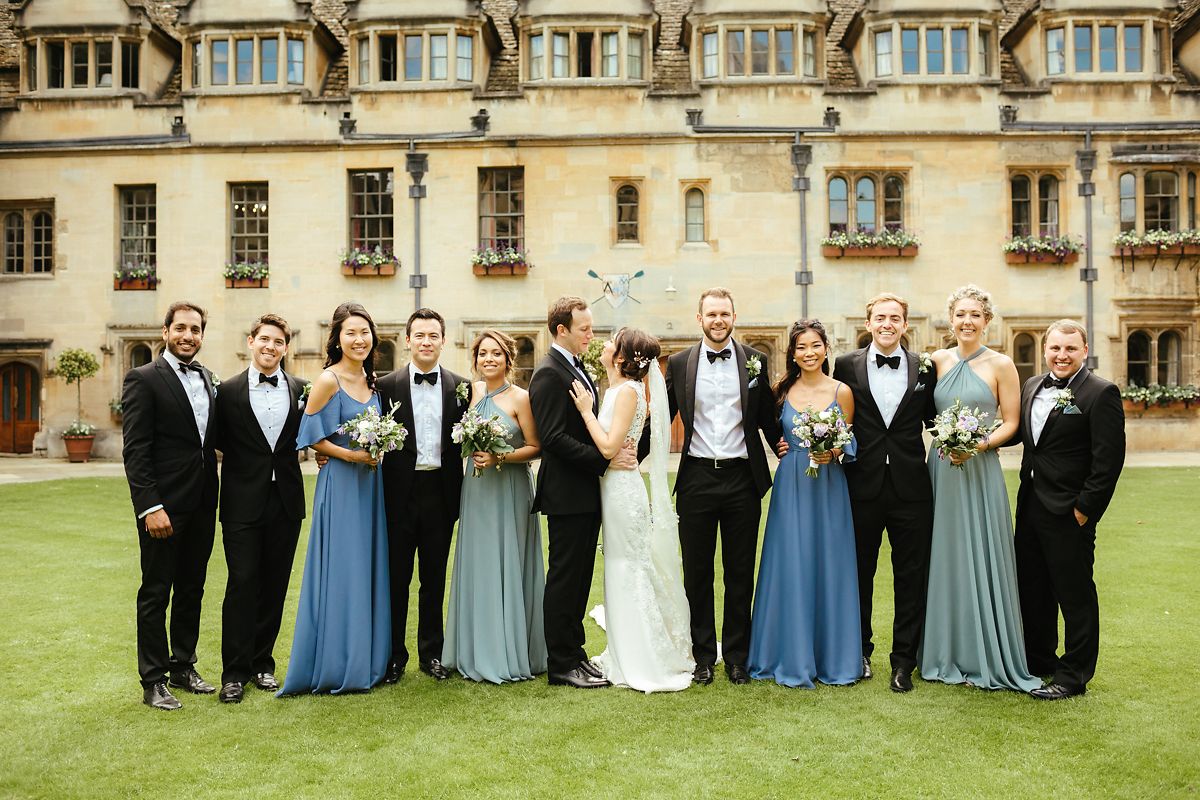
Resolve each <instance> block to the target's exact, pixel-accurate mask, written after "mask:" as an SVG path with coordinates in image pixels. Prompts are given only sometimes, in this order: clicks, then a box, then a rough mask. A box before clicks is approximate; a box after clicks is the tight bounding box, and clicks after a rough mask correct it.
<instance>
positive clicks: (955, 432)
mask: <svg viewBox="0 0 1200 800" xmlns="http://www.w3.org/2000/svg"><path fill="white" fill-rule="evenodd" d="M987 417H988V414H987V413H986V412H983V411H980V410H979V409H978V408H970V407H968V406H965V405H963V403H962V401H961V400H955V401H954V405H952V406H950V407H949V408H947V409H946V410H945V411H943V412H941V413H940V414H938V415H937V416H936V417H934V418H933V431H932V434H933V445H934V447H935V448H936V449H937V454H938V458H940V459H943V460H944V459H946V458H949V457H950V456H951V455H954V454H958V455H964V456H965V455H970V454H972V453H974V452H975V451H977V450H978V449H979V445H980V444H981V443H982V442H983V441H985V440H986V439H987V438H988V436H989V435H990V434H991V433H992V431H994V430H996V428H998V427H1000V420H994V421H993V422H991V423H989V422H988V421H987ZM951 466H953V467H956V468H958V469H962V468H963V464H954V463H951Z"/></svg>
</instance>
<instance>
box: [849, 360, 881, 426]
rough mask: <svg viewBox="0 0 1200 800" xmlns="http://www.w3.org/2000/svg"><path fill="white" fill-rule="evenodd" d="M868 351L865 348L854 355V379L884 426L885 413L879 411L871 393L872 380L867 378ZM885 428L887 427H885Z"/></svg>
mask: <svg viewBox="0 0 1200 800" xmlns="http://www.w3.org/2000/svg"><path fill="white" fill-rule="evenodd" d="M867 350H868V348H866V347H864V348H863V349H862V350H859V351H858V352H857V353H855V355H854V377H855V379H856V380H857V381H858V385H859V386H861V387H862V393H863V397H864V398H865V399H866V401H867V407H868V408H869V409H871V411H872V412H873V413H874V414H875V416H876V417H878V418H879V424H880V425H883V412H882V411H880V410H879V405H878V404H877V403H876V402H875V395H874V394H872V393H871V379H870V378H868V377H867ZM884 427H887V426H886V425H884Z"/></svg>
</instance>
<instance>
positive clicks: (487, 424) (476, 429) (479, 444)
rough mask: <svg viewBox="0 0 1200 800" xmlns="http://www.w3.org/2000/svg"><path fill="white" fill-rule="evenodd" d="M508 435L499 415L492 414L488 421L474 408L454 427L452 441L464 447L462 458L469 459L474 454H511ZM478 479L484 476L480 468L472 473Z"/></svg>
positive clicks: (451, 434) (451, 435)
mask: <svg viewBox="0 0 1200 800" xmlns="http://www.w3.org/2000/svg"><path fill="white" fill-rule="evenodd" d="M507 433H508V429H507V428H506V427H505V426H504V423H503V422H501V421H500V415H499V414H492V415H491V416H490V417H488V418H487V419H484V417H483V415H482V414H480V413H479V412H478V411H477V410H475V409H474V408H469V409H467V413H465V414H463V418H462V419H461V420H459V421H458V422H456V423H454V427H453V428H451V430H450V439H451V440H452V441H453V442H454V443H455V444H461V445H462V457H463V458H469V457H470V456H471V454H472V453H476V452H479V453H494V454H500V453H511V452H512V451H513V448H512V445H510V444H509V443H508V441H507V440H506V439H505V438H504V437H505V435H506V434H507ZM496 469H500V465H499V464H497V465H496ZM471 474H472V475H473V476H474V477H476V478H478V477H479V476H480V475H482V474H483V470H481V469H480V468H479V467H475V469H474V470H473V471H472V473H471Z"/></svg>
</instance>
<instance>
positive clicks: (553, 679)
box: [546, 667, 612, 689]
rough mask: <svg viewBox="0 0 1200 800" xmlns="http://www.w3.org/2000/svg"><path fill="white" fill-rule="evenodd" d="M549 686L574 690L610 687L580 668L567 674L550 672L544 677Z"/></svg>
mask: <svg viewBox="0 0 1200 800" xmlns="http://www.w3.org/2000/svg"><path fill="white" fill-rule="evenodd" d="M546 681H547V682H548V683H549V684H550V685H551V686H572V687H574V688H576V689H603V688H604V687H605V686H611V685H612V684H610V683H609V682H608V681H606V680H604V678H597V677H596V676H594V675H592V674H591V673H589V672H585V671H584V670H583V668H582V667H576V668H575V669H573V670H571V671H569V672H551V673H550V674H549V675H547V676H546Z"/></svg>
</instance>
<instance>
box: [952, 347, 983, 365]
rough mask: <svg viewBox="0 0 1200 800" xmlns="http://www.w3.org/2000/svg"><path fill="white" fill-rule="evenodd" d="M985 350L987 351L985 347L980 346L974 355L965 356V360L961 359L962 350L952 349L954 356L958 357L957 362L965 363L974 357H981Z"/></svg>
mask: <svg viewBox="0 0 1200 800" xmlns="http://www.w3.org/2000/svg"><path fill="white" fill-rule="evenodd" d="M986 350H987V345H980V346H979V349H978V350H976V351H975V352H974V353H971V355H969V356H967V357H966V358H963V356H962V348H960V347H956V348H954V355H956V356H958V360H959V361H964V362H965V361H970V360H972V359H974V358H975V357H976V356H979V355H982V354H983V353H984V351H986Z"/></svg>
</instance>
